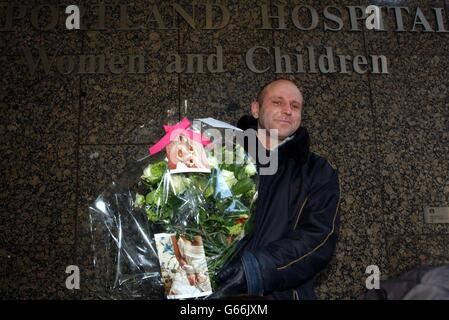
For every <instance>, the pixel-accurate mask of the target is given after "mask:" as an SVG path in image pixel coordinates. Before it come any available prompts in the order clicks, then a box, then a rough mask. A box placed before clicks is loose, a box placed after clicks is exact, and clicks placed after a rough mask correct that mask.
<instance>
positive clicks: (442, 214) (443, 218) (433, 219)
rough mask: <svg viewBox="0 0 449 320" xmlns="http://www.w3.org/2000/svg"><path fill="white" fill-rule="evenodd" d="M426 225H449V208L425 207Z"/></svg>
mask: <svg viewBox="0 0 449 320" xmlns="http://www.w3.org/2000/svg"><path fill="white" fill-rule="evenodd" d="M424 221H425V223H449V207H425V208H424Z"/></svg>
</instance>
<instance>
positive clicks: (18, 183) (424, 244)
mask: <svg viewBox="0 0 449 320" xmlns="http://www.w3.org/2000/svg"><path fill="white" fill-rule="evenodd" d="M6 2H7V1H0V3H3V4H4V3H6ZM18 2H20V1H18ZM75 2H76V3H79V4H84V5H86V7H87V8H88V9H89V7H90V6H92V4H93V3H95V2H96V1H87V0H82V1H81V0H79V1H75ZM107 2H114V1H107ZM134 2H135V3H136V5H137V7H138V8H143V9H142V10H144V8H145V7H144V3H145V1H134ZM258 2H259V1H255V0H249V1H227V5H228V7H229V8H230V9H231V10H232V12H233V15H232V20H231V22H230V24H229V26H228V27H227V28H226V29H225V30H222V31H220V32H205V31H203V30H200V31H192V30H189V29H188V27H187V26H186V25H181V27H180V29H179V30H174V31H173V30H170V31H162V32H160V31H157V32H155V31H132V32H127V31H117V30H116V29H115V28H114V29H112V30H109V31H79V32H69V31H66V30H63V29H62V24H60V25H59V28H58V29H56V30H52V31H46V32H38V31H36V30H34V29H33V28H32V27H31V26H29V24H25V23H24V24H23V26H22V25H20V26H16V29H15V30H14V31H9V32H1V33H0V70H1V75H2V77H1V79H0V110H1V117H0V136H1V137H2V138H1V139H2V143H1V144H0V151H1V155H2V156H1V157H0V159H1V160H0V161H1V166H2V177H1V179H0V210H1V213H0V219H1V220H0V221H1V222H0V228H1V229H0V273H1V277H0V290H1V291H0V292H1V293H0V298H3V299H5V298H7V299H11V298H20V299H29V298H32V299H36V298H50V299H53V298H58V299H59V298H64V299H72V298H82V299H87V298H95V297H96V294H95V286H94V285H93V283H94V282H93V280H92V277H93V273H92V270H91V266H90V261H91V256H92V254H91V251H90V245H89V244H90V243H89V241H90V238H89V231H88V226H89V219H88V212H87V207H88V205H89V204H90V203H91V202H92V201H93V200H94V199H95V197H96V195H98V194H99V192H100V191H101V190H102V189H103V188H104V187H105V186H106V185H107V184H108V183H109V182H111V181H112V180H113V179H114V178H116V177H117V176H118V174H119V173H120V172H121V171H122V169H123V168H124V166H125V164H126V162H127V160H128V159H132V158H134V157H137V156H139V155H143V154H145V152H146V147H147V146H148V145H149V144H151V143H152V142H154V141H155V139H157V138H158V137H159V136H160V135H161V133H162V131H161V128H160V126H161V124H163V123H167V122H174V121H177V120H179V119H180V118H181V117H184V116H188V117H190V118H194V117H198V116H201V117H203V116H211V117H214V118H218V119H222V120H225V121H229V122H235V121H236V120H237V119H238V118H239V117H240V116H241V115H243V114H245V113H246V112H248V106H249V103H250V101H251V99H253V98H254V94H255V92H256V91H257V88H259V87H260V86H261V85H262V84H264V83H265V82H266V81H268V80H270V79H273V78H274V77H275V75H274V73H272V72H271V73H270V72H269V73H264V74H260V75H256V74H253V73H251V72H250V71H249V70H248V69H247V68H246V67H245V66H244V64H243V62H242V61H243V60H242V59H244V53H245V52H246V51H247V50H248V49H249V48H250V47H252V46H255V45H265V46H275V45H277V46H280V47H283V48H293V47H295V46H297V45H303V44H312V45H314V46H317V47H320V46H321V47H322V46H331V47H333V48H338V51H339V53H342V54H351V55H355V54H362V55H365V56H367V55H371V54H385V55H386V56H387V57H388V59H389V68H390V74H388V75H373V74H365V75H358V74H351V75H340V74H329V75H321V74H305V75H297V76H296V80H297V81H298V83H299V84H300V85H301V87H302V89H303V91H304V95H305V107H304V120H303V125H304V126H305V127H307V128H308V129H309V131H310V133H311V136H312V148H313V150H314V151H316V152H318V153H320V154H322V155H325V156H327V157H328V159H329V160H330V161H331V162H332V163H333V164H334V165H335V166H336V167H337V168H338V171H339V174H340V179H341V183H342V185H341V187H342V195H343V197H342V202H341V216H342V230H341V236H340V238H341V239H340V242H339V244H338V248H337V251H336V254H335V258H334V260H333V261H332V263H331V264H330V266H329V268H328V269H327V270H326V271H325V272H324V273H323V274H322V275H321V276H320V284H319V287H318V293H319V296H320V297H321V298H324V299H350V298H354V297H355V296H356V295H358V294H359V293H361V292H362V291H363V289H364V284H365V277H366V275H365V273H364V272H365V268H366V266H368V265H372V264H375V265H378V266H379V267H380V270H381V272H382V278H389V277H393V276H395V275H398V274H400V273H401V272H403V271H406V270H409V269H411V268H412V267H414V266H416V265H419V264H438V263H444V262H446V263H447V262H449V246H448V243H449V241H448V240H449V227H448V226H447V225H427V224H424V221H423V210H422V209H423V207H424V206H427V205H431V206H448V205H449V178H448V172H449V77H448V75H449V73H448V70H449V59H448V57H449V53H448V48H449V34H435V33H428V34H426V33H422V32H418V33H410V32H405V33H395V32H391V31H389V32H386V33H381V34H380V33H374V32H371V31H363V32H350V31H348V30H344V31H342V32H337V33H329V32H323V31H321V30H315V31H311V32H307V33H300V32H297V31H294V30H290V31H269V30H265V31H261V30H256V31H255V30H254V29H255V28H256V27H258V24H257V19H255V18H256V17H254V16H252V14H251V10H250V9H251V8H254V7H255V6H256V4H257V3H258ZM280 2H285V1H280ZM388 2H389V1H366V0H359V1H351V2H350V3H347V2H346V1H340V0H338V1H337V0H335V1H301V3H307V4H310V5H312V6H314V7H315V8H317V9H319V8H323V7H324V6H325V5H337V6H341V7H342V6H344V5H349V4H353V5H357V4H359V5H363V4H385V3H388ZM22 3H27V5H28V6H32V5H36V4H38V3H42V1H36V0H33V1H26V2H25V1H22ZM45 3H60V2H59V1H45ZM179 3H184V2H182V1H179ZM395 5H397V6H399V5H404V6H409V7H416V6H420V7H421V8H422V9H423V10H424V12H429V11H430V10H431V9H430V8H432V7H444V8H445V9H446V10H445V12H446V16H445V18H446V19H449V16H448V14H447V12H448V10H447V9H449V1H447V0H435V1H424V0H423V1H398V2H395ZM61 12H62V11H61ZM61 14H63V12H62V13H61ZM132 18H133V19H135V20H138V19H140V18H141V17H140V13H139V12H138V11H137V12H135V13H133V15H132ZM406 21H408V20H406ZM111 22H113V21H111ZM446 22H447V20H446ZM392 23H393V21H391V20H389V21H387V24H392ZM218 44H221V45H222V46H223V49H224V53H225V69H226V70H227V72H226V73H224V74H218V75H214V74H209V73H206V74H190V75H187V74H180V75H177V74H165V73H158V72H157V71H155V69H154V70H149V72H148V74H144V75H126V74H123V75H114V74H110V73H107V74H104V75H77V74H72V75H59V74H54V75H45V74H44V73H43V72H38V73H37V74H35V75H34V76H30V74H29V72H28V70H27V67H26V64H25V59H24V57H23V52H22V51H21V48H22V47H37V46H42V47H45V48H46V49H47V51H48V53H49V54H50V55H56V56H62V55H70V56H71V55H73V56H77V55H80V54H90V53H104V52H109V53H122V54H129V53H135V52H144V53H145V54H147V55H150V56H151V57H153V58H154V59H159V58H160V57H162V56H165V55H166V54H168V53H173V52H179V53H181V54H182V53H210V52H212V50H213V48H214V45H218ZM150 68H151V67H150ZM155 68H156V67H155ZM184 99H188V101H189V108H188V109H187V110H185V109H184V108H183V107H179V106H180V105H182V102H183V101H184ZM72 264H76V265H79V266H80V268H81V289H80V290H75V291H69V290H67V289H66V288H65V277H66V276H67V275H66V274H65V268H66V266H67V265H72Z"/></svg>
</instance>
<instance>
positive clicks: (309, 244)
mask: <svg viewBox="0 0 449 320" xmlns="http://www.w3.org/2000/svg"><path fill="white" fill-rule="evenodd" d="M238 127H239V128H241V129H243V130H246V129H250V128H251V129H256V128H257V121H256V119H254V118H253V117H251V116H244V117H242V118H241V119H240V121H239V123H238ZM309 145H310V138H309V135H308V133H307V130H306V129H305V128H303V127H300V128H299V129H298V130H297V131H296V132H295V133H294V135H292V138H291V139H290V140H288V141H286V142H285V143H283V144H281V145H280V146H279V147H278V154H279V162H278V163H279V164H278V171H277V173H276V174H274V175H259V176H258V198H257V206H256V211H255V214H254V217H253V218H254V220H253V221H252V223H253V231H252V233H251V234H250V235H248V236H246V237H245V238H244V239H242V241H241V242H240V243H239V250H238V252H237V254H238V255H239V256H240V257H242V261H243V267H244V270H245V275H246V279H247V284H248V290H249V292H248V293H249V294H250V295H267V296H268V295H269V296H271V297H273V298H275V299H315V298H316V296H315V293H314V288H313V287H314V285H313V281H314V278H315V277H316V275H317V274H318V273H319V272H320V271H321V270H323V269H324V268H325V267H326V266H327V264H328V263H329V261H330V260H331V258H332V256H333V252H334V249H335V245H336V242H337V238H338V229H339V223H340V222H339V213H338V209H339V204H340V186H339V179H338V174H337V172H336V170H335V169H334V168H333V167H332V166H331V165H330V164H329V162H328V161H327V160H326V159H325V158H323V157H321V156H318V155H316V154H314V153H312V152H310V151H309ZM258 148H263V146H262V145H261V143H260V142H259V143H258ZM263 150H264V151H266V150H265V149H263ZM257 162H258V161H257ZM258 169H260V164H259V162H258Z"/></svg>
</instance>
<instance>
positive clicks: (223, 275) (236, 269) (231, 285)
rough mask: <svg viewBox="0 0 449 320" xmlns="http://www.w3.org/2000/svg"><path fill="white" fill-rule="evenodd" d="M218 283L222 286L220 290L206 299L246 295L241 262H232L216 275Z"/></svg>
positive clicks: (246, 290) (246, 288) (246, 289)
mask: <svg viewBox="0 0 449 320" xmlns="http://www.w3.org/2000/svg"><path fill="white" fill-rule="evenodd" d="M217 278H218V281H219V282H220V283H221V284H222V286H221V287H220V289H218V291H216V292H215V293H213V294H212V295H210V296H209V297H208V299H224V298H226V297H230V296H235V295H241V294H247V293H248V287H247V284H246V277H245V271H244V270H243V265H242V262H241V261H240V259H239V260H234V261H233V262H231V263H230V264H229V265H227V266H226V267H225V268H223V269H222V270H220V271H219V272H218V274H217Z"/></svg>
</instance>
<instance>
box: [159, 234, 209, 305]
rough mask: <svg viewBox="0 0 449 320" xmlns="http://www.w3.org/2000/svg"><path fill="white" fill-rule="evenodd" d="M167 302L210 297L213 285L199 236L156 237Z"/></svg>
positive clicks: (168, 235)
mask: <svg viewBox="0 0 449 320" xmlns="http://www.w3.org/2000/svg"><path fill="white" fill-rule="evenodd" d="M154 239H155V242H156V248H157V253H158V258H159V263H160V266H161V273H162V280H163V283H164V288H165V295H166V296H167V299H187V298H196V297H203V296H208V295H210V294H211V293H212V286H211V283H210V279H209V274H208V270H207V262H206V255H205V253H204V247H203V244H202V239H201V237H200V236H195V237H193V239H190V240H189V239H186V238H185V237H183V236H177V235H176V234H169V233H158V234H155V235H154Z"/></svg>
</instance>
